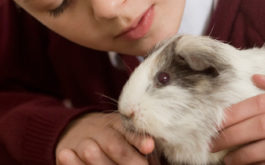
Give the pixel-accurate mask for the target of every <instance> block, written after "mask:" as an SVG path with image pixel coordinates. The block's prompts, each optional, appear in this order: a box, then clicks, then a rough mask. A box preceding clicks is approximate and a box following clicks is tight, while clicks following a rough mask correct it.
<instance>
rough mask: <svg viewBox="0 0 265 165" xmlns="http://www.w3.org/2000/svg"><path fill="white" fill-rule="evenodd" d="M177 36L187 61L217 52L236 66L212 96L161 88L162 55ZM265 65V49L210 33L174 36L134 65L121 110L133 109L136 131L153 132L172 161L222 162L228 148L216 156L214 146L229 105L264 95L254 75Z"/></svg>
mask: <svg viewBox="0 0 265 165" xmlns="http://www.w3.org/2000/svg"><path fill="white" fill-rule="evenodd" d="M176 40H179V41H177V44H176V48H175V51H176V52H177V53H179V54H180V55H181V56H183V57H184V58H185V59H186V60H189V58H193V57H191V56H190V55H191V54H194V53H195V54H196V53H198V54H199V53H201V54H202V55H203V54H204V52H208V53H209V52H214V54H213V56H218V60H220V61H222V62H223V63H227V64H228V65H229V66H231V69H230V70H228V71H227V73H226V72H222V73H221V74H220V75H219V77H218V79H220V80H224V82H225V83H222V85H221V86H220V87H217V88H216V89H214V90H212V91H210V92H208V93H207V94H200V92H201V91H198V93H199V94H194V93H191V92H190V90H189V89H186V88H184V87H182V86H178V85H167V86H165V87H163V88H161V89H157V88H156V86H155V84H154V77H155V75H156V73H157V72H158V71H159V69H160V66H158V65H163V61H157V58H158V57H159V56H160V55H161V54H163V50H164V49H165V48H166V46H167V45H168V44H170V43H172V42H173V41H176ZM195 58H196V57H195ZM191 62H195V63H196V61H191ZM264 64H265V49H258V48H253V49H249V50H238V49H235V48H233V47H232V46H229V45H227V44H224V43H221V42H219V41H216V40H213V39H210V38H208V37H194V36H175V37H173V38H172V39H170V40H169V41H168V42H166V43H165V44H164V45H163V46H162V47H160V49H158V50H157V51H155V52H154V53H153V54H151V55H150V57H148V58H147V59H146V60H145V61H144V62H143V63H142V64H141V65H140V66H139V67H138V68H136V69H135V71H134V73H133V74H132V75H131V77H130V79H129V80H128V82H127V83H126V85H125V86H124V88H123V91H122V93H121V96H120V99H119V112H120V113H121V114H123V115H125V116H129V115H130V114H131V113H132V112H134V116H133V118H132V119H130V120H129V121H126V122H129V123H130V124H131V125H132V126H133V127H134V128H135V129H136V131H139V132H146V133H148V134H150V135H152V136H153V137H154V138H155V139H156V142H157V144H158V146H157V147H158V149H159V150H161V152H163V153H164V155H165V156H166V158H167V159H168V161H169V162H171V163H172V164H180V163H186V164H192V165H203V164H210V163H211V164H218V163H219V162H220V161H221V159H222V158H223V156H224V154H225V153H226V151H221V152H218V153H214V154H212V153H210V152H209V144H210V142H211V139H212V138H214V137H215V136H216V135H217V128H218V127H220V126H221V124H222V121H223V120H224V119H225V117H224V109H226V108H227V107H229V106H230V105H232V104H234V103H237V102H239V101H241V100H244V99H246V98H249V97H252V96H255V95H258V94H260V93H262V90H260V89H258V88H257V87H255V86H254V85H253V83H252V81H251V76H252V75H253V74H255V73H260V74H265V67H264ZM210 65H211V64H210ZM196 67H198V68H200V67H202V65H201V64H198V65H195V66H194V69H196ZM231 73H233V74H232V75H233V77H231ZM226 80H227V81H226ZM208 83H209V82H208V81H201V82H200V83H199V84H198V85H199V86H201V88H199V89H200V90H202V91H203V90H206V88H207V86H208Z"/></svg>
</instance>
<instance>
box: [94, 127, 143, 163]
mask: <svg viewBox="0 0 265 165" xmlns="http://www.w3.org/2000/svg"><path fill="white" fill-rule="evenodd" d="M106 135H107V136H106ZM94 140H96V141H97V143H98V144H99V145H100V147H101V149H102V150H103V151H104V153H105V154H106V155H107V156H108V157H110V158H111V159H112V160H113V161H114V162H115V163H116V164H126V165H135V164H137V165H147V164H148V162H147V159H146V158H145V157H144V156H142V155H141V154H140V153H139V152H137V151H136V150H135V148H133V147H132V146H131V145H130V144H129V143H128V141H127V140H126V139H125V138H124V136H123V135H122V134H121V133H120V132H119V131H117V130H115V129H114V128H110V129H106V130H105V132H104V134H101V136H99V137H95V138H94Z"/></svg>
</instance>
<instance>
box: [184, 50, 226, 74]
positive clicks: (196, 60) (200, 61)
mask: <svg viewBox="0 0 265 165" xmlns="http://www.w3.org/2000/svg"><path fill="white" fill-rule="evenodd" d="M179 56H180V57H179V58H182V60H184V61H185V63H186V64H187V65H189V68H190V69H192V70H194V71H198V72H201V73H202V74H206V75H209V76H212V77H216V76H218V75H219V74H220V71H222V70H223V69H224V67H226V66H225V64H222V62H220V61H219V60H220V59H217V58H216V57H214V56H209V55H202V54H188V55H179ZM215 58H216V59H215Z"/></svg>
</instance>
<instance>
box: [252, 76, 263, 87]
mask: <svg viewBox="0 0 265 165" xmlns="http://www.w3.org/2000/svg"><path fill="white" fill-rule="evenodd" d="M252 81H253V82H254V84H255V85H256V86H257V87H258V88H260V89H264V90H265V75H261V74H255V75H253V76H252Z"/></svg>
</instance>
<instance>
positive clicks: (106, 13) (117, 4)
mask: <svg viewBox="0 0 265 165" xmlns="http://www.w3.org/2000/svg"><path fill="white" fill-rule="evenodd" d="M90 1H91V7H92V11H93V14H94V17H95V18H96V19H98V20H99V19H112V18H115V17H117V16H118V13H119V10H121V8H122V5H123V3H124V2H125V1H126V0H90Z"/></svg>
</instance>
